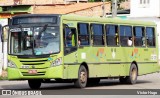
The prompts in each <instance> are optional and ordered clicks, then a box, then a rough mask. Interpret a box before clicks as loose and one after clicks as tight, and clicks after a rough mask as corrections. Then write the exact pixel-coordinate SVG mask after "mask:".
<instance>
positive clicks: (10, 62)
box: [8, 60, 16, 68]
mask: <svg viewBox="0 0 160 98" xmlns="http://www.w3.org/2000/svg"><path fill="white" fill-rule="evenodd" d="M8 67H10V68H16V64H15V63H14V62H12V61H10V60H8Z"/></svg>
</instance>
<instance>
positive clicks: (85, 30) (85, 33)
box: [78, 23, 89, 46]
mask: <svg viewBox="0 0 160 98" xmlns="http://www.w3.org/2000/svg"><path fill="white" fill-rule="evenodd" d="M78 45H79V46H84V45H89V25H88V24H86V23H78Z"/></svg>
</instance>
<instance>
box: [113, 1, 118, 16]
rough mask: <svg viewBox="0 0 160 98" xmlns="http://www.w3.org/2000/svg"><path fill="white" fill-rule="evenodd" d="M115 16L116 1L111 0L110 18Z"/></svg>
mask: <svg viewBox="0 0 160 98" xmlns="http://www.w3.org/2000/svg"><path fill="white" fill-rule="evenodd" d="M116 16H117V0H112V17H116Z"/></svg>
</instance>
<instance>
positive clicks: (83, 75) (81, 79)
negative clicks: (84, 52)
mask: <svg viewBox="0 0 160 98" xmlns="http://www.w3.org/2000/svg"><path fill="white" fill-rule="evenodd" d="M87 78H88V72H87V69H86V68H85V67H84V66H83V65H81V66H80V68H79V71H78V79H76V80H75V82H74V84H75V87H78V88H84V87H86V85H87Z"/></svg>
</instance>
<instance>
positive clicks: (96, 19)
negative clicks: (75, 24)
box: [62, 14, 156, 26]
mask: <svg viewBox="0 0 160 98" xmlns="http://www.w3.org/2000/svg"><path fill="white" fill-rule="evenodd" d="M62 17H63V19H66V20H75V21H88V22H100V23H111V24H112V23H113V24H114V23H116V24H133V25H148V26H156V24H155V23H154V22H150V21H140V20H129V19H126V20H124V19H121V18H118V17H116V18H106V17H104V18H103V17H87V16H79V15H72V14H70V15H69V14H68V15H62Z"/></svg>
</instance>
